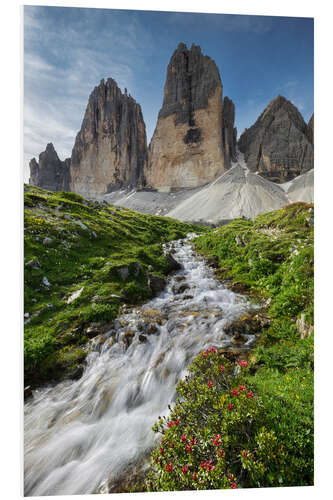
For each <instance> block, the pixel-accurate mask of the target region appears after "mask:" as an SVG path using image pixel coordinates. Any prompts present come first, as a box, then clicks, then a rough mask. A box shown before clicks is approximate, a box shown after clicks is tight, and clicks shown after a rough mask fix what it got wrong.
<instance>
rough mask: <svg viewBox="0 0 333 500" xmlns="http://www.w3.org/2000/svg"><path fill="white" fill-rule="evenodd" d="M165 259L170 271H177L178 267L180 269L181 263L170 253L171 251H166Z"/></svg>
mask: <svg viewBox="0 0 333 500" xmlns="http://www.w3.org/2000/svg"><path fill="white" fill-rule="evenodd" d="M165 259H166V261H167V263H168V265H169V269H170V271H178V270H179V269H182V265H181V264H180V263H179V262H178V261H177V260H176V259H175V258H174V257H173V256H172V255H171V253H169V252H168V253H166V254H165Z"/></svg>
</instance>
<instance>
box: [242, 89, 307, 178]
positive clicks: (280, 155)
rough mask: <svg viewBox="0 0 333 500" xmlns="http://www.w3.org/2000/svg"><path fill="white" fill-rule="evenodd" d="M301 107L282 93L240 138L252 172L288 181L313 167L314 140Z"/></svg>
mask: <svg viewBox="0 0 333 500" xmlns="http://www.w3.org/2000/svg"><path fill="white" fill-rule="evenodd" d="M308 135H309V134H308V126H307V125H306V123H305V122H304V119H303V117H302V115H301V114H300V112H299V111H298V109H297V108H296V107H295V106H294V105H293V104H292V103H291V102H290V101H288V100H287V99H286V98H284V97H282V96H280V95H279V96H278V97H276V98H275V99H273V101H271V102H270V104H269V105H268V106H267V107H266V109H265V110H264V112H263V113H262V114H261V115H260V116H259V118H258V119H257V121H256V122H255V124H254V125H253V126H252V127H250V128H249V129H246V130H245V132H244V133H243V134H242V135H241V137H240V139H239V141H238V147H239V150H240V151H241V152H242V153H244V157H245V160H246V163H247V166H248V167H249V169H250V170H251V171H252V172H259V174H260V175H262V176H263V177H266V179H269V180H271V181H274V182H286V181H288V180H291V179H294V178H295V177H296V176H298V175H300V174H303V173H305V172H307V171H308V170H311V169H312V168H313V143H311V142H310V140H309V137H308Z"/></svg>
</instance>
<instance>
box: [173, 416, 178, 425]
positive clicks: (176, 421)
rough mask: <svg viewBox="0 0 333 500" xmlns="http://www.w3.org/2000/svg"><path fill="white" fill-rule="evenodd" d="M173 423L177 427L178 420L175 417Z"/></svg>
mask: <svg viewBox="0 0 333 500" xmlns="http://www.w3.org/2000/svg"><path fill="white" fill-rule="evenodd" d="M173 425H175V426H176V427H177V425H179V420H178V418H177V420H175V421H174V423H173Z"/></svg>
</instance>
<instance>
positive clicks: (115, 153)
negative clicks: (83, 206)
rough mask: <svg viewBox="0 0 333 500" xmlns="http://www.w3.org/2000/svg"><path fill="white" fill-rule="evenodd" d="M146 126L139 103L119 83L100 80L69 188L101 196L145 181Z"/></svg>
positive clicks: (78, 140)
mask: <svg viewBox="0 0 333 500" xmlns="http://www.w3.org/2000/svg"><path fill="white" fill-rule="evenodd" d="M146 160H147V140H146V127H145V123H144V121H143V116H142V111H141V107H140V105H139V104H137V103H136V101H135V100H134V99H133V97H131V95H128V94H127V92H124V94H123V93H122V92H121V90H120V89H119V87H118V86H117V83H116V82H115V81H114V80H113V79H112V78H108V79H107V81H104V79H103V80H101V82H100V84H99V85H98V86H97V87H95V88H94V90H93V91H92V93H91V94H90V97H89V101H88V104H87V108H86V111H85V115H84V118H83V122H82V125H81V129H80V131H79V133H78V134H77V136H76V139H75V144H74V147H73V150H72V157H71V166H70V179H71V180H70V189H71V190H72V191H75V192H77V193H80V194H83V195H84V196H98V195H101V194H105V193H107V192H110V191H111V190H113V189H115V188H122V187H129V188H130V187H138V186H143V185H144V166H145V163H146Z"/></svg>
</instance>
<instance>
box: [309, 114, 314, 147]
mask: <svg viewBox="0 0 333 500" xmlns="http://www.w3.org/2000/svg"><path fill="white" fill-rule="evenodd" d="M307 130H308V138H309V141H310V142H311V144H312V146H313V145H314V114H312V116H311V118H310V120H309V123H308V126H307Z"/></svg>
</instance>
